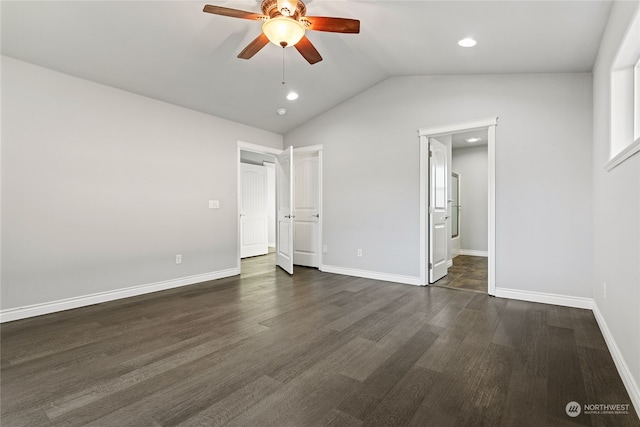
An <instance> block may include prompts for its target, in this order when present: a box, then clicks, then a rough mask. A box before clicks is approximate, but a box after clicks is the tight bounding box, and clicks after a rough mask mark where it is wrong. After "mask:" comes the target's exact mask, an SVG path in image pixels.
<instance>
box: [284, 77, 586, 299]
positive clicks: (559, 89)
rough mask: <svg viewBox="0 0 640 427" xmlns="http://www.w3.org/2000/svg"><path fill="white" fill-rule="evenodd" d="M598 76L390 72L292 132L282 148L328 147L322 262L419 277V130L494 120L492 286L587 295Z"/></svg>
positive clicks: (287, 135)
mask: <svg viewBox="0 0 640 427" xmlns="http://www.w3.org/2000/svg"><path fill="white" fill-rule="evenodd" d="M591 84H592V81H591V75H590V74H537V75H535V74H532V75H516V74H510V75H476V76H412V77H394V78H390V79H388V80H385V81H384V82H382V83H380V84H378V85H377V86H374V87H373V88H371V89H369V90H367V91H366V92H363V93H361V94H360V95H358V96H356V97H354V98H352V99H350V100H348V101H346V102H345V103H343V104H341V105H340V106H338V107H336V108H333V109H331V110H329V111H327V112H326V113H324V114H323V115H321V116H319V117H317V118H316V119H314V120H311V121H309V122H307V123H306V124H304V125H303V126H300V127H299V128H297V129H295V130H293V131H291V132H289V133H287V134H286V135H285V142H284V144H285V146H288V145H294V146H296V147H298V146H304V145H311V144H324V183H323V184H324V193H323V200H324V223H323V225H324V236H323V242H324V243H325V244H327V246H328V253H327V254H326V255H325V256H324V258H323V261H324V263H325V264H328V265H335V266H339V267H347V268H357V269H363V270H372V271H377V272H383V273H390V274H398V275H405V276H414V277H418V276H419V182H418V179H419V143H418V137H417V133H416V130H417V129H419V128H424V127H430V126H436V125H441V124H449V123H456V122H461V121H468V120H474V119H479V118H484V117H489V116H499V117H500V118H499V121H498V127H497V136H496V138H497V148H496V157H497V182H496V191H497V194H496V215H497V236H496V238H497V242H496V247H497V259H496V261H497V271H496V285H497V287H504V288H512V289H520V290H530V291H537V292H546V293H555V294H562V295H571V296H578V297H590V296H591V289H590V288H589V287H588V286H586V285H585V284H586V283H589V282H590V281H591V277H592V270H591V267H590V266H591V263H592V216H591V207H592V197H591V192H592V185H591V164H592V157H591V156H592V153H591V140H592V126H591V117H592V87H591ZM356 248H363V254H364V256H363V257H362V258H357V257H356Z"/></svg>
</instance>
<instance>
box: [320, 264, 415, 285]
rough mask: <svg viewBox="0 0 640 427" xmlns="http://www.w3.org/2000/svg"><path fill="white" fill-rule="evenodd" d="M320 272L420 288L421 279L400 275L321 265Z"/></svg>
mask: <svg viewBox="0 0 640 427" xmlns="http://www.w3.org/2000/svg"><path fill="white" fill-rule="evenodd" d="M320 271H324V272H326V273H334V274H342V275H344V276H354V277H362V278H364V279H373V280H384V281H385V282H394V283H403V284H405V285H415V286H420V278H419V277H414V276H403V275H400V274H390V273H380V272H378V271H370V270H358V269H355V268H346V267H336V266H333V265H321V266H320Z"/></svg>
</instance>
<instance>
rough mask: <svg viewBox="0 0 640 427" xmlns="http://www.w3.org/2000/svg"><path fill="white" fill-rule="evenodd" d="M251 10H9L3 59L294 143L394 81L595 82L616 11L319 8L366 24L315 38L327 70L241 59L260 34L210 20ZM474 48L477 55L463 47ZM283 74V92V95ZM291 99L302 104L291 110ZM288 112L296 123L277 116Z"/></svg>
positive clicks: (248, 1)
mask: <svg viewBox="0 0 640 427" xmlns="http://www.w3.org/2000/svg"><path fill="white" fill-rule="evenodd" d="M205 4H215V5H219V6H225V7H231V8H237V9H242V10H247V11H256V12H259V11H260V2H258V1H253V0H244V1H225V0H218V1H215V0H210V1H208V2H207V1H184V0H182V1H158V2H156V1H42V2H31V1H2V2H1V23H2V33H1V35H2V54H3V55H7V56H10V57H13V58H16V59H20V60H23V61H27V62H30V63H33V64H36V65H40V66H44V67H47V68H51V69H53V70H57V71H61V72H63V73H67V74H70V75H73V76H77V77H80V78H83V79H87V80H91V81H94V82H97V83H101V84H105V85H109V86H113V87H115V88H119V89H123V90H126V91H129V92H133V93H137V94H140V95H144V96H148V97H151V98H155V99H158V100H162V101H166V102H169V103H172V104H176V105H180V106H183V107H186V108H190V109H193V110H197V111H201V112H204V113H208V114H212V115H215V116H218V117H222V118H226V119H229V120H234V121H237V122H240V123H245V124H248V125H251V126H255V127H258V128H261V129H265V130H270V131H273V132H277V133H286V132H287V131H289V130H291V129H293V128H295V127H296V126H298V125H300V124H302V123H304V122H305V121H307V120H309V119H311V118H313V117H315V116H317V115H319V114H322V113H323V112H324V111H326V110H328V109H330V108H332V107H334V106H336V105H338V104H340V103H342V102H344V101H345V100H347V99H349V98H351V97H353V96H354V95H356V94H358V93H360V92H362V91H364V90H366V89H368V88H369V87H371V86H373V85H375V84H377V83H379V82H380V81H382V80H384V79H386V78H388V77H390V76H398V75H429V74H431V75H435V74H478V73H555V72H590V71H591V69H592V67H593V64H594V61H595V57H596V53H597V50H598V47H599V44H600V39H601V36H602V33H603V31H604V28H605V25H606V22H607V19H608V16H609V11H610V8H611V2H610V1H587V0H584V1H467V2H459V1H419V0H413V1H397V0H392V1H382V0H375V1H374V0H370V1H367V0H364V1H362V0H359V1H352V0H341V1H329V0H313V1H308V2H306V5H307V14H308V15H314V16H338V17H346V18H355V19H359V20H360V21H361V32H360V34H357V35H351V34H334V33H324V32H323V33H321V32H308V33H307V36H308V38H309V39H310V40H311V41H312V42H313V44H314V45H315V46H316V48H317V49H318V51H319V52H320V54H321V55H322V56H323V58H324V60H323V61H321V62H319V63H317V64H315V65H309V64H308V63H307V62H306V61H305V60H304V59H303V58H302V57H301V56H300V55H299V54H298V52H297V51H296V50H295V49H291V48H287V49H285V50H284V52H283V50H282V48H280V47H278V46H275V45H271V44H270V45H268V46H266V47H265V48H264V49H262V50H261V51H260V52H258V54H256V55H255V56H254V57H253V58H252V59H250V60H242V59H237V58H236V55H237V54H238V53H239V52H240V51H241V50H242V49H243V48H244V46H246V45H247V44H248V43H249V42H250V41H251V40H253V39H254V38H255V37H256V36H257V35H258V34H260V28H261V24H260V22H255V21H248V20H243V19H234V18H229V17H223V16H217V15H211V14H206V13H203V12H202V9H203V7H204V5H205ZM464 37H473V38H475V39H476V40H477V41H478V44H477V46H476V47H473V48H462V47H459V46H458V45H457V41H458V40H460V39H462V38H464ZM283 57H284V72H285V81H286V84H285V85H283V84H282V75H283ZM290 90H294V91H296V92H297V93H299V95H300V97H299V99H297V100H295V101H288V100H286V99H285V95H286V94H287V93H288V92H289V91H290ZM281 107H285V108H286V109H287V114H285V115H283V116H279V115H277V114H276V110H277V109H278V108H281Z"/></svg>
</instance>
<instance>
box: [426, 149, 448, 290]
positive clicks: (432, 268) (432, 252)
mask: <svg viewBox="0 0 640 427" xmlns="http://www.w3.org/2000/svg"><path fill="white" fill-rule="evenodd" d="M447 152H448V151H447V146H446V145H444V144H443V143H441V142H440V141H438V140H437V139H434V138H429V283H434V282H436V281H438V280H440V279H442V278H443V277H444V276H446V275H447V242H448V241H449V239H450V236H449V235H448V234H449V233H447V219H448V218H449V217H448V216H447V197H448V196H447V195H448V194H449V193H448V188H447V187H448V183H449V171H448V167H447Z"/></svg>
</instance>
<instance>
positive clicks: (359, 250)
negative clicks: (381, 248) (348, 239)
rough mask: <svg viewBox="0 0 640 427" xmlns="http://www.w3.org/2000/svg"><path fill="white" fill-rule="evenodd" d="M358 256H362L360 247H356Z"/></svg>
mask: <svg viewBox="0 0 640 427" xmlns="http://www.w3.org/2000/svg"><path fill="white" fill-rule="evenodd" d="M358 256H359V257H361V256H362V249H358Z"/></svg>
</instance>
